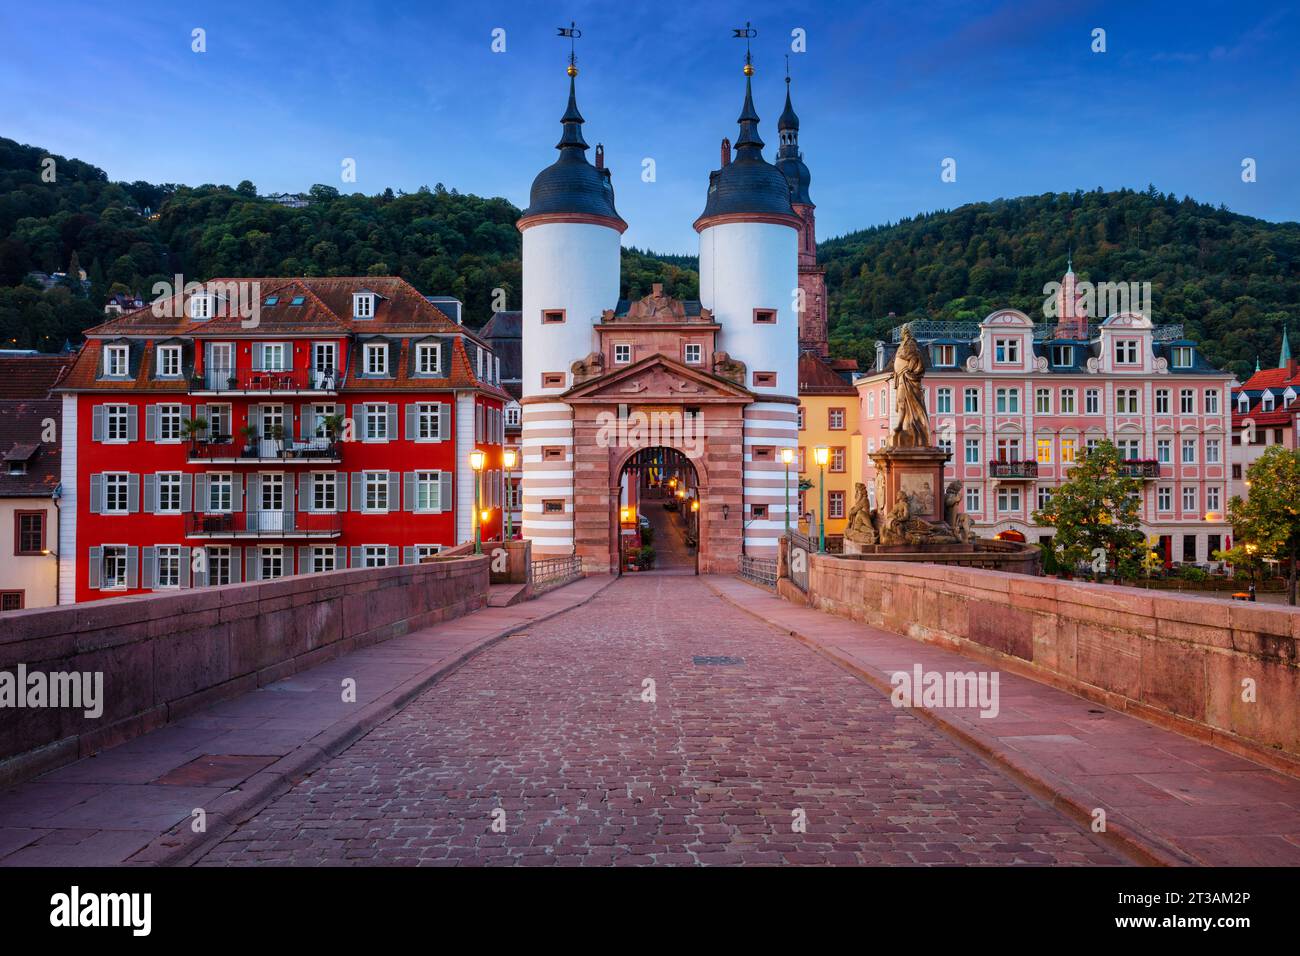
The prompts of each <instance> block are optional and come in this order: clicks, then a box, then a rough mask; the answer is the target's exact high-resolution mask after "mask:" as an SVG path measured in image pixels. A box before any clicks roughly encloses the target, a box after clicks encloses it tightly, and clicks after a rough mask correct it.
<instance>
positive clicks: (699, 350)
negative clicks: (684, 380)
mask: <svg viewBox="0 0 1300 956" xmlns="http://www.w3.org/2000/svg"><path fill="white" fill-rule="evenodd" d="M684 354H685V357H686V364H687V365H700V364H702V363H703V362H704V346H703V345H701V344H700V343H699V342H687V343H686V348H685V350H684Z"/></svg>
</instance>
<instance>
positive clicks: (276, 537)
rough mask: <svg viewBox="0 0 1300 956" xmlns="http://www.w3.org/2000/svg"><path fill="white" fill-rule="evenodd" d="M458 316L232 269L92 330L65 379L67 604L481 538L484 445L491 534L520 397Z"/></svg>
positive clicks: (388, 294) (374, 562) (342, 284)
mask: <svg viewBox="0 0 1300 956" xmlns="http://www.w3.org/2000/svg"><path fill="white" fill-rule="evenodd" d="M435 302H436V304H435ZM459 307H460V303H458V302H455V300H446V299H438V300H434V301H431V300H430V299H427V298H425V297H424V296H422V295H420V294H419V293H418V292H417V291H416V290H415V289H414V288H412V287H411V286H410V285H409V284H408V283H406V282H405V281H403V280H401V279H398V278H392V277H386V278H381V277H373V276H366V277H360V278H303V279H223V280H213V281H211V282H209V283H207V284H206V285H203V286H192V287H188V288H186V289H185V290H184V291H183V292H180V293H178V294H177V295H175V296H172V297H165V298H160V299H159V300H158V301H156V302H155V303H152V304H151V305H150V306H147V307H145V308H143V309H139V310H136V311H133V312H129V313H126V314H123V315H121V316H118V317H116V318H113V319H111V320H109V321H108V322H105V323H104V324H103V325H100V326H97V327H95V328H93V329H91V330H89V331H88V332H87V333H86V336H87V343H86V345H85V347H84V348H83V349H82V351H81V354H80V356H79V357H78V359H77V362H76V364H75V365H74V367H73V368H72V369H71V371H70V372H69V373H68V375H67V376H66V377H65V379H64V381H63V382H62V383H61V385H60V387H59V389H58V390H57V391H59V392H61V393H62V397H63V425H64V431H63V435H62V447H63V459H62V485H63V498H62V501H61V503H60V524H61V528H60V540H61V546H62V551H61V554H60V569H59V573H60V578H61V580H60V587H61V594H62V598H63V601H64V602H65V603H68V602H71V601H74V600H75V601H86V600H93V599H96V598H101V597H108V596H115V595H120V594H133V593H142V592H147V591H154V590H163V589H174V588H185V587H195V586H203V585H206V584H226V583H235V582H239V581H248V580H268V579H271V578H276V577H281V576H284V575H289V574H305V573H309V572H314V571H328V570H335V569H339V568H344V567H374V566H381V565H385V564H397V563H411V562H415V561H418V560H420V558H421V557H424V556H427V555H430V554H434V553H436V552H437V551H439V550H440V549H442V548H444V547H448V546H451V545H454V544H457V543H461V542H465V541H468V540H471V539H472V537H473V535H474V530H475V528H474V522H475V520H476V514H475V507H474V505H475V485H476V475H475V473H474V471H473V470H472V468H471V460H472V456H471V452H473V451H475V450H478V451H480V452H482V453H483V455H482V462H483V466H482V475H481V486H482V498H481V503H482V509H483V511H484V512H486V517H485V518H484V520H483V525H482V532H483V535H484V537H491V536H494V535H497V534H499V533H500V523H501V504H502V501H501V450H502V437H503V428H504V421H503V415H502V408H503V404H504V403H505V401H507V400H508V398H509V396H508V395H507V394H506V393H505V392H504V391H503V390H502V389H501V387H500V385H499V384H498V380H499V371H500V370H499V361H498V360H497V359H496V357H495V356H494V355H493V353H492V351H491V349H490V348H488V346H487V345H486V344H485V342H484V341H483V340H482V339H481V338H479V337H478V336H476V335H475V334H474V333H472V332H470V331H469V330H467V329H465V328H464V327H462V326H461V325H460V324H459V321H458V320H459V318H460V309H459ZM448 310H450V311H451V312H452V313H453V314H454V315H455V318H454V319H453V318H450V317H448V314H447V311H448Z"/></svg>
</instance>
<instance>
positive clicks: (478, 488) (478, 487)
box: [469, 448, 485, 554]
mask: <svg viewBox="0 0 1300 956" xmlns="http://www.w3.org/2000/svg"><path fill="white" fill-rule="evenodd" d="M484 457H485V456H484V454H483V453H482V452H481V451H479V450H478V449H477V448H476V449H474V451H472V452H470V453H469V466H470V467H471V468H473V469H474V517H475V519H476V520H475V522H474V553H475V554H482V553H483V511H482V508H481V505H480V504H479V502H480V500H481V496H482V494H483V459H484Z"/></svg>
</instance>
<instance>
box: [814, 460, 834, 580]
mask: <svg viewBox="0 0 1300 956" xmlns="http://www.w3.org/2000/svg"><path fill="white" fill-rule="evenodd" d="M830 457H831V450H830V449H829V448H827V447H826V446H825V445H818V446H817V447H816V448H814V449H813V460H814V461H816V462H817V473H818V477H817V482H818V484H817V551H818V553H819V554H824V553H825V552H826V462H828V461H829V460H830Z"/></svg>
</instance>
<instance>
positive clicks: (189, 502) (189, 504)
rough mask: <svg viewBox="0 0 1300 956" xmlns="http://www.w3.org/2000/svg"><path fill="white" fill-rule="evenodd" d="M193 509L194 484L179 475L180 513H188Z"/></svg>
mask: <svg viewBox="0 0 1300 956" xmlns="http://www.w3.org/2000/svg"><path fill="white" fill-rule="evenodd" d="M193 510H194V486H193V485H191V484H190V483H189V482H188V481H186V480H185V475H181V513H182V514H189V513H190V512H191V511H193Z"/></svg>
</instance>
